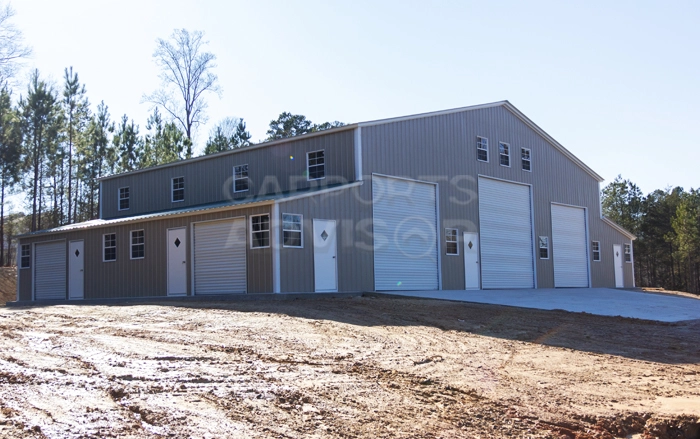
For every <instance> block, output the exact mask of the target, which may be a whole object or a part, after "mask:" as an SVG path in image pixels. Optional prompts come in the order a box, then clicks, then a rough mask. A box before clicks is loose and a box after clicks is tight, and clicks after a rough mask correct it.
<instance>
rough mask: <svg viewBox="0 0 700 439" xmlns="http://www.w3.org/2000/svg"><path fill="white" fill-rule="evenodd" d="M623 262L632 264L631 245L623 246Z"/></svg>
mask: <svg viewBox="0 0 700 439" xmlns="http://www.w3.org/2000/svg"><path fill="white" fill-rule="evenodd" d="M625 262H629V263H632V245H630V244H625Z"/></svg>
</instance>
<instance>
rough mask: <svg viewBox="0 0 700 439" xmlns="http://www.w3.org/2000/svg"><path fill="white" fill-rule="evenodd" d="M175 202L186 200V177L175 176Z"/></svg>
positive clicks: (173, 184)
mask: <svg viewBox="0 0 700 439" xmlns="http://www.w3.org/2000/svg"><path fill="white" fill-rule="evenodd" d="M172 186H173V190H172V192H173V203H177V202H178V201H185V177H175V178H173V183H172Z"/></svg>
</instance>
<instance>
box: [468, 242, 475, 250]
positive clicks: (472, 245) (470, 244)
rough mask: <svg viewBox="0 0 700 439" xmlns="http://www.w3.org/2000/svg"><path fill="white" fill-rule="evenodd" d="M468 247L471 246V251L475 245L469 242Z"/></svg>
mask: <svg viewBox="0 0 700 439" xmlns="http://www.w3.org/2000/svg"><path fill="white" fill-rule="evenodd" d="M467 245H468V246H469V250H471V249H472V247H474V244H472V242H471V241H469V244H467Z"/></svg>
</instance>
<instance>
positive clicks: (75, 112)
mask: <svg viewBox="0 0 700 439" xmlns="http://www.w3.org/2000/svg"><path fill="white" fill-rule="evenodd" d="M62 104H63V108H64V111H65V121H66V128H65V129H66V137H67V140H68V145H67V148H68V163H67V166H68V215H67V220H68V223H71V222H73V221H75V218H76V215H77V210H76V208H77V201H78V200H77V199H78V196H77V191H76V193H74V190H73V183H74V182H73V168H74V162H75V160H74V157H73V155H74V147H75V140H76V137H78V136H80V135H81V134H82V131H84V129H85V128H86V124H87V121H88V120H89V104H88V100H87V96H86V92H85V86H84V85H81V84H80V80H79V79H78V74H77V73H73V67H70V69H65V75H64V86H63V100H62ZM75 184H76V185H77V184H78V179H77V178H76V179H75Z"/></svg>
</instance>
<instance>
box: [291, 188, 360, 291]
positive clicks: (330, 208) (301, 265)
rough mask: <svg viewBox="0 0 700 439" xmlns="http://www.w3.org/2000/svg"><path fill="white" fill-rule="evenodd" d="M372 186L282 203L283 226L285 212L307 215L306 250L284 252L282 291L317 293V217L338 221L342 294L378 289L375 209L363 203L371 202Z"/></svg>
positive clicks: (339, 272)
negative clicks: (373, 229) (373, 230)
mask: <svg viewBox="0 0 700 439" xmlns="http://www.w3.org/2000/svg"><path fill="white" fill-rule="evenodd" d="M369 187H370V185H369V182H365V183H364V184H363V185H362V186H359V187H354V188H350V189H346V190H342V191H334V192H330V193H327V194H321V195H316V196H313V197H306V198H301V199H298V200H293V201H288V202H285V203H281V204H280V224H281V221H282V218H281V215H282V214H283V213H295V214H302V215H304V248H303V249H298V248H285V247H282V248H281V249H280V277H281V285H280V286H281V292H283V293H289V292H304V291H314V259H313V237H312V230H313V228H312V227H313V219H314V218H316V219H329V220H336V230H337V232H336V233H337V237H338V258H337V260H338V289H339V291H341V292H351V291H372V290H373V289H374V280H373V279H374V265H373V259H372V258H373V256H372V251H371V245H372V236H371V229H369V228H368V227H369V226H370V222H369V220H368V219H369V218H371V217H372V210H371V206H370V205H369V203H367V202H362V201H361V200H363V199H365V200H366V199H371V195H369V193H368V189H369ZM362 197H364V198H362ZM281 235H282V233H280V236H281Z"/></svg>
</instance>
